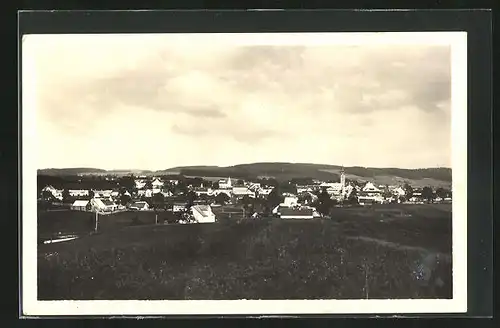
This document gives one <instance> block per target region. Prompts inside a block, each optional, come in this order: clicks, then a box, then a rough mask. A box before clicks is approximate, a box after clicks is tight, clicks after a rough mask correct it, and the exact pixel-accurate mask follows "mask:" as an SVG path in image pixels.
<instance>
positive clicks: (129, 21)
mask: <svg viewBox="0 0 500 328" xmlns="http://www.w3.org/2000/svg"><path fill="white" fill-rule="evenodd" d="M18 27H19V29H18V33H19V34H18V46H19V53H18V61H19V71H18V76H19V79H20V72H21V69H22V68H21V61H20V54H21V51H22V49H21V48H22V45H21V38H22V35H23V34H30V33H33V34H44V33H166V32H169V33H187V32H211V33H214V32H224V33H243V32H251V33H258V32H380V31H387V32H389V31H394V32H396V31H398V32H401V31H421V32H424V31H466V32H467V33H468V35H467V40H468V45H467V49H468V51H467V58H468V69H467V78H468V91H467V95H468V131H467V132H468V163H467V165H468V204H467V205H468V213H467V215H468V223H467V231H468V239H467V240H468V256H467V261H468V312H467V316H474V317H478V316H491V315H492V314H493V256H492V255H493V253H492V250H493V238H492V235H493V229H492V228H493V226H492V224H493V201H492V199H493V197H492V195H493V183H492V182H493V165H492V160H493V156H492V152H493V147H492V112H493V111H492V94H493V93H492V37H491V34H492V14H491V11H488V10H416V11H409V10H404V11H365V10H360V11H359V10H358V11H352V10H302V11H301V10H286V11H229V10H226V11H141V12H133V11H24V12H20V13H19V16H18ZM21 92H22V90H21V86H20V84H19V95H18V96H19V98H18V101H19V103H20V99H21V98H20V94H21ZM19 107H21V104H20V105H19ZM21 121H22V110H21V109H20V110H19V121H18V124H19V125H18V128H19V130H18V139H19V151H21V149H22V148H21V147H22V126H21ZM19 160H20V162H19V164H18V165H19V166H18V170H19V180H18V183H19V185H21V184H22V172H21V171H22V154H21V153H20V154H19ZM19 190H20V193H19V196H20V195H21V192H22V187H21V188H19ZM21 202H22V200H21V199H19V201H18V205H19V214H20V215H19V223H18V228H19V231H22V229H21V228H22V204H21ZM21 240H22V236H21V235H19V244H18V245H19V254H18V255H19V257H20V256H21ZM19 269H20V265H19ZM20 288H22V286H20ZM18 295H20V293H19V294H18ZM20 305H21V304H20ZM21 308H22V305H21ZM19 315H20V316H22V315H23V314H22V309H20V310H19ZM297 316H298V315H297ZM327 316H329V317H330V316H331V317H335V316H339V315H327ZM359 316H373V315H357V317H359ZM397 316H402V315H400V314H398V315H397ZM409 316H413V317H415V316H416V315H409ZM429 316H437V315H429ZM452 316H462V315H460V314H457V315H452ZM203 317H206V316H203ZM225 317H231V316H225ZM292 317H295V315H294V316H292ZM308 317H310V316H308ZM312 317H316V315H314V316H312ZM343 317H346V316H343ZM377 317H385V315H378V316H377Z"/></svg>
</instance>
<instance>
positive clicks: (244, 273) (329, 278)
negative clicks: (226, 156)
mask: <svg viewBox="0 0 500 328" xmlns="http://www.w3.org/2000/svg"><path fill="white" fill-rule="evenodd" d="M395 208H396V209H397V207H395ZM399 211H400V212H401V211H402V212H404V213H407V214H411V215H412V216H411V217H410V216H404V217H399V218H398V217H397V216H398V215H399V214H401V213H400V212H398V210H396V211H394V208H393V209H387V208H385V209H384V207H378V208H376V207H373V208H362V209H358V208H351V209H338V210H336V212H334V213H333V218H332V220H311V221H299V220H298V221H293V220H292V221H285V220H276V219H264V220H244V221H242V222H240V223H224V224H222V223H216V224H196V225H157V226H154V225H153V226H151V225H149V226H136V227H124V228H122V229H109V230H106V231H103V232H101V233H98V234H94V235H92V236H89V237H85V238H80V239H77V240H74V241H70V242H64V243H59V244H49V245H40V246H39V249H38V286H39V287H38V293H39V294H38V296H39V299H41V300H58V299H80V300H90V299H108V300H111V299H242V298H244V299H326V298H328V299H331V298H334V299H360V298H370V299H373V298H375V299H377V298H379V299H380V298H399V299H401V298H451V297H452V295H451V287H452V286H451V262H450V260H449V255H450V254H451V223H450V222H451V216H450V212H449V209H447V208H445V207H440V206H434V205H415V206H411V205H410V206H403V205H401V206H400V207H399ZM366 213H368V214H369V215H368V216H369V217H366V215H365V216H363V214H366ZM388 213H389V214H388ZM383 215H385V216H387V217H386V218H385V219H386V220H387V221H383V222H380V219H379V216H380V217H381V216H383ZM390 216H392V217H390ZM389 217H390V218H389ZM391 220H392V221H391ZM357 237H370V238H372V239H374V240H383V241H388V242H392V243H393V244H384V243H378V242H368V241H366V240H363V239H359V238H357ZM398 244H402V245H405V246H415V247H413V248H412V247H405V246H401V247H400V246H398ZM436 253H439V254H442V255H444V257H441V262H440V263H439V264H436V265H435V266H434V270H435V271H434V272H435V275H434V277H439V278H440V279H441V280H442V281H443V282H444V284H442V285H441V286H437V287H436V285H435V284H433V283H432V282H430V281H428V280H419V279H417V278H416V276H415V271H417V270H418V267H419V264H422V263H423V262H424V259H425V258H426V257H428V256H429V254H436Z"/></svg>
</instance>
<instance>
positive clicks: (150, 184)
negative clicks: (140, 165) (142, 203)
mask: <svg viewBox="0 0 500 328" xmlns="http://www.w3.org/2000/svg"><path fill="white" fill-rule="evenodd" d="M144 188H145V189H153V182H151V180H148V181H146V183H145V184H144Z"/></svg>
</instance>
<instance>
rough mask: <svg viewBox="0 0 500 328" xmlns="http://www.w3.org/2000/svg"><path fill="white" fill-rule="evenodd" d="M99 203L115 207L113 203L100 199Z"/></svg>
mask: <svg viewBox="0 0 500 328" xmlns="http://www.w3.org/2000/svg"><path fill="white" fill-rule="evenodd" d="M101 202H102V203H103V204H104V205H106V206H113V205H115V203H113V202H112V201H110V200H109V199H101Z"/></svg>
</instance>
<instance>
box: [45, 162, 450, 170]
mask: <svg viewBox="0 0 500 328" xmlns="http://www.w3.org/2000/svg"><path fill="white" fill-rule="evenodd" d="M255 164H299V165H318V166H320V165H328V166H338V167H344V168H366V169H398V170H428V169H449V170H451V169H452V168H451V167H446V166H430V167H417V168H406V167H389V166H388V167H373V166H361V165H352V166H351V165H350V166H345V165H338V164H324V163H306V162H304V163H302V162H301V163H294V162H252V163H239V164H234V165H229V166H220V165H210V164H203V165H184V166H174V167H169V168H165V169H158V170H150V169H137V168H136V169H124V168H118V169H103V168H100V167H86V166H74V167H46V168H41V169H37V170H38V171H44V170H71V169H83V170H85V169H95V170H104V171H108V172H109V171H124V172H132V171H138V172H148V171H149V172H160V171H168V170H173V169H177V168H179V169H182V168H186V167H217V168H231V167H234V166H241V165H255Z"/></svg>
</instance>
